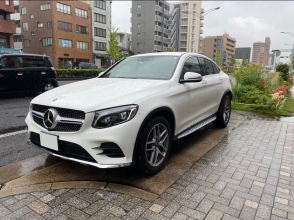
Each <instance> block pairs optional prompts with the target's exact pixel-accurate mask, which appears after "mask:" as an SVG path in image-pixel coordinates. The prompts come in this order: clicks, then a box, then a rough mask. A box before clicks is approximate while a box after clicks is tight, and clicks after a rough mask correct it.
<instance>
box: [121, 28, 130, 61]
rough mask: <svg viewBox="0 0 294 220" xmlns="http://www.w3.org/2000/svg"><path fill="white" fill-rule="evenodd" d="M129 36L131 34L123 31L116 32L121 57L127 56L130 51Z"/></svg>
mask: <svg viewBox="0 0 294 220" xmlns="http://www.w3.org/2000/svg"><path fill="white" fill-rule="evenodd" d="M131 36H132V35H131V34H129V33H125V32H118V33H117V41H118V46H119V48H120V50H121V53H122V55H123V57H128V56H129V53H130V51H131V43H132V39H131Z"/></svg>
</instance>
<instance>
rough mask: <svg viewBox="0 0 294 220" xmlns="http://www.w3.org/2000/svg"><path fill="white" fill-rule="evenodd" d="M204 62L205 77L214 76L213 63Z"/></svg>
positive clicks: (205, 60)
mask: <svg viewBox="0 0 294 220" xmlns="http://www.w3.org/2000/svg"><path fill="white" fill-rule="evenodd" d="M203 61H204V65H203V67H204V68H203V69H204V72H205V75H210V74H214V69H213V67H212V63H211V62H210V61H209V60H207V59H203Z"/></svg>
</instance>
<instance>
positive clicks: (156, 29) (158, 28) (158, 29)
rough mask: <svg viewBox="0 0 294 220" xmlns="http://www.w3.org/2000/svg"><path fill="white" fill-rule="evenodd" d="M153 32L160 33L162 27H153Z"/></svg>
mask: <svg viewBox="0 0 294 220" xmlns="http://www.w3.org/2000/svg"><path fill="white" fill-rule="evenodd" d="M154 30H155V31H160V32H162V27H159V26H157V25H155V27H154Z"/></svg>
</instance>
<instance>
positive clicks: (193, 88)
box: [171, 56, 209, 133]
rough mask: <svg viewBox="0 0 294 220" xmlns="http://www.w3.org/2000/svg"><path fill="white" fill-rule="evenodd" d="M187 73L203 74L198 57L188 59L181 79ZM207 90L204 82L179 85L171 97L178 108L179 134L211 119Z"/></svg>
mask: <svg viewBox="0 0 294 220" xmlns="http://www.w3.org/2000/svg"><path fill="white" fill-rule="evenodd" d="M186 72H196V73H201V68H200V63H199V61H198V59H197V57H196V56H191V57H189V58H187V59H186V61H185V63H184V65H183V68H182V72H181V77H180V79H183V77H184V75H185V73H186ZM206 88H207V87H206V86H205V84H204V83H203V82H196V83H179V84H178V85H177V88H176V93H175V94H174V95H173V96H172V97H171V99H172V100H173V103H174V104H175V106H174V107H175V108H176V111H175V114H176V118H177V123H178V127H179V130H178V131H177V133H180V132H182V131H184V130H185V129H188V128H189V127H191V126H192V125H194V124H196V123H197V122H200V121H201V120H203V119H205V118H206V117H209V115H208V114H207V112H206V109H207V107H206V105H207V103H208V100H207V96H206V93H207V89H206Z"/></svg>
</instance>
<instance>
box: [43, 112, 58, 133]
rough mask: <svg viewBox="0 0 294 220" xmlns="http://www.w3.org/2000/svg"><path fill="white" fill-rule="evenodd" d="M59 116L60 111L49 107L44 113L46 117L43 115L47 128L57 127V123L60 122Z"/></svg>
mask: <svg viewBox="0 0 294 220" xmlns="http://www.w3.org/2000/svg"><path fill="white" fill-rule="evenodd" d="M57 116H58V112H57V111H56V110H55V109H53V108H49V109H48V110H47V111H46V112H45V113H44V117H43V124H44V126H45V128H47V129H53V128H55V127H56V125H57V124H58V122H56V118H57Z"/></svg>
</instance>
